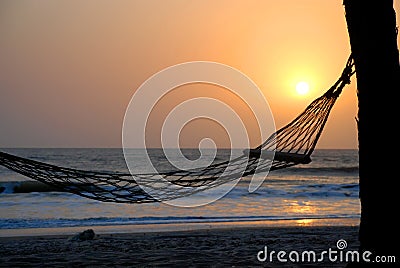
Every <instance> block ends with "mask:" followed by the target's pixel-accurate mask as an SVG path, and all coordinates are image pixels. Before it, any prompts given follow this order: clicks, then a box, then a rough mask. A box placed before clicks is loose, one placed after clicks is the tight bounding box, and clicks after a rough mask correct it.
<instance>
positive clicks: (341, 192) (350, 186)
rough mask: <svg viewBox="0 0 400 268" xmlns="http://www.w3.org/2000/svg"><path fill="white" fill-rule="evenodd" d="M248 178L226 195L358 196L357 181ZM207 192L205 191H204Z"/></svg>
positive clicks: (36, 185)
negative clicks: (254, 181)
mask: <svg viewBox="0 0 400 268" xmlns="http://www.w3.org/2000/svg"><path fill="white" fill-rule="evenodd" d="M248 183H249V181H248V180H243V181H241V182H239V183H238V184H237V185H236V187H234V188H233V189H232V190H231V191H230V192H229V193H228V195H227V196H226V198H230V199H240V198H242V197H248V196H251V197H252V198H271V197H278V198H281V197H285V198H289V197H293V198H297V197H308V198H318V197H358V191H359V185H358V183H315V182H313V181H310V182H304V181H303V182H301V183H302V184H301V185H298V184H286V186H285V187H284V188H282V187H281V183H280V180H274V182H268V181H265V182H264V186H263V187H261V188H259V189H258V190H257V191H256V192H254V193H250V192H249V191H248ZM0 190H1V191H0V192H2V193H3V194H21V193H44V194H47V193H57V192H59V193H66V192H65V191H63V190H62V189H59V188H57V187H53V186H50V185H47V184H44V183H41V182H37V181H22V182H0ZM206 194H207V193H206ZM21 201H22V200H21Z"/></svg>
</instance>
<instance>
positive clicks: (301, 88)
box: [296, 81, 310, 95]
mask: <svg viewBox="0 0 400 268" xmlns="http://www.w3.org/2000/svg"><path fill="white" fill-rule="evenodd" d="M309 90H310V85H309V84H308V83H307V82H304V81H301V82H298V83H297V85H296V91H297V93H298V94H299V95H305V94H307V93H308V91H309Z"/></svg>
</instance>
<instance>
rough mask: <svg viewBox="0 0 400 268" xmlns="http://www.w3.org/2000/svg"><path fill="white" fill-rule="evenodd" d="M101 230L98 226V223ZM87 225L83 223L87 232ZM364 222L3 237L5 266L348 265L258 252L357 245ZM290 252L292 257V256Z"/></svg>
mask: <svg viewBox="0 0 400 268" xmlns="http://www.w3.org/2000/svg"><path fill="white" fill-rule="evenodd" d="M93 229H94V231H95V232H96V229H95V228H93ZM84 230H85V229H84V228H82V231H84ZM357 236H358V227H356V226H325V227H316V226H314V227H251V228H230V229H228V228H226V229H210V230H194V231H177V232H159V233H154V232H146V233H121V234H96V235H95V238H94V239H93V240H87V241H72V240H71V237H72V236H65V235H56V236H54V235H53V236H30V237H2V238H0V266H1V267H106V266H107V267H345V266H346V263H345V262H334V263H332V262H330V261H329V259H328V258H326V261H325V262H323V263H313V262H306V263H293V262H290V263H281V262H278V260H277V259H276V258H275V259H274V261H273V262H272V263H270V262H268V261H266V262H260V261H258V260H257V253H258V252H259V251H260V250H262V249H264V247H265V246H267V247H268V251H270V250H275V251H276V252H278V251H280V250H284V251H286V252H287V253H289V252H291V251H294V250H295V251H298V252H302V251H304V250H313V251H315V252H317V253H320V252H322V251H324V250H328V249H329V248H332V249H335V250H336V249H337V248H336V242H337V241H338V240H339V239H344V240H346V242H347V245H348V247H347V248H346V250H357V248H358V239H357ZM286 257H287V256H286Z"/></svg>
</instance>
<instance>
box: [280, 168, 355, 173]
mask: <svg viewBox="0 0 400 268" xmlns="http://www.w3.org/2000/svg"><path fill="white" fill-rule="evenodd" d="M276 172H280V173H294V174H299V173H301V174H313V175H316V174H321V175H327V174H337V175H341V174H345V175H349V174H354V175H356V174H358V172H359V167H358V166H339V167H301V166H300V167H290V168H287V169H284V170H278V171H276Z"/></svg>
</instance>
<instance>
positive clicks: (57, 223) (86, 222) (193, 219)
mask: <svg viewBox="0 0 400 268" xmlns="http://www.w3.org/2000/svg"><path fill="white" fill-rule="evenodd" d="M358 217H359V215H353V214H337V215H301V216H290V217H287V216H224V217H201V216H190V217H140V218H107V217H99V218H84V219H64V218H60V219H0V229H23V228H60V227H78V226H112V225H146V224H181V223H219V222H253V221H274V220H275V221H276V220H304V219H339V218H358Z"/></svg>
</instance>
